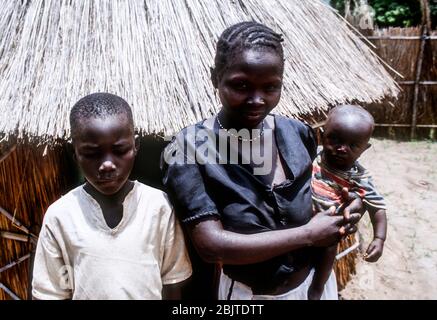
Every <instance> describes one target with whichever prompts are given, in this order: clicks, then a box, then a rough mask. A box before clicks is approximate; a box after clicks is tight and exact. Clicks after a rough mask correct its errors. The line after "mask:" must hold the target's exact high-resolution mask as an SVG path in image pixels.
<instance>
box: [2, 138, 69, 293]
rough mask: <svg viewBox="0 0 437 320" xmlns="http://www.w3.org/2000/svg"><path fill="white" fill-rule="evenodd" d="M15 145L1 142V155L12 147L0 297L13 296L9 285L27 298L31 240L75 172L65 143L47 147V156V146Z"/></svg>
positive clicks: (5, 172)
mask: <svg viewBox="0 0 437 320" xmlns="http://www.w3.org/2000/svg"><path fill="white" fill-rule="evenodd" d="M11 148H12V146H5V145H0V155H4V154H6V153H8V150H12V152H11V153H10V154H9V155H8V156H7V157H6V158H3V161H1V162H0V207H1V208H0V211H1V212H0V235H1V236H0V271H1V272H0V287H1V288H2V289H3V290H0V300H4V299H10V298H11V296H10V295H8V294H6V291H7V289H10V290H11V291H12V292H13V294H15V295H17V297H18V298H20V299H26V298H27V294H28V277H29V261H30V259H29V252H30V251H31V250H32V246H33V245H34V243H32V241H31V240H34V239H35V237H36V235H37V234H38V233H39V226H41V223H42V218H43V214H44V212H45V210H46V209H47V207H48V205H49V204H50V203H52V202H54V201H55V200H56V199H57V198H59V197H60V196H61V192H60V190H66V188H67V186H68V181H69V178H68V177H69V173H70V172H71V168H69V167H71V166H70V165H69V164H68V162H67V160H66V155H65V151H64V150H63V148H61V147H55V148H54V149H51V150H50V149H49V150H46V151H45V153H46V155H45V156H43V154H44V148H43V147H31V146H29V145H26V146H20V145H19V146H17V147H16V148H15V149H11ZM6 216H9V219H8V218H7V217H6ZM10 218H12V219H10ZM29 233H30V234H29ZM7 266H10V268H6V267H7ZM5 269H6V270H5ZM3 270H4V271H3ZM4 286H5V287H6V288H7V289H5V287H4Z"/></svg>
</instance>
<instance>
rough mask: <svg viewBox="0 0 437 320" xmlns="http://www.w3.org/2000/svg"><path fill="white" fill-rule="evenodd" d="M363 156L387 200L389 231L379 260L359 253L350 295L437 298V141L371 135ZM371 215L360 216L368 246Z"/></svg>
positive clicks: (347, 293) (344, 293) (347, 295)
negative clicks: (364, 256)
mask: <svg viewBox="0 0 437 320" xmlns="http://www.w3.org/2000/svg"><path fill="white" fill-rule="evenodd" d="M371 143H372V147H371V148H370V149H368V150H367V151H366V152H365V153H364V154H363V156H362V159H361V162H362V163H363V165H365V166H366V167H367V168H368V169H369V170H370V172H371V173H372V175H373V177H374V181H375V184H376V186H377V188H378V189H379V190H380V192H381V193H382V194H383V195H384V196H385V198H386V201H387V207H388V210H387V217H388V237H387V240H386V243H385V248H384V253H383V255H382V257H381V258H380V259H379V261H378V262H376V263H368V262H365V261H364V260H363V259H362V258H359V262H358V264H357V274H356V275H355V276H354V277H353V279H352V281H351V282H349V283H348V285H347V286H346V288H345V289H344V290H343V291H342V292H341V293H340V294H341V296H342V297H343V298H344V299H348V300H349V299H434V300H435V299H437V143H431V142H396V141H392V140H376V139H373V140H372V141H371ZM372 234H373V232H372V227H371V224H370V220H369V218H368V215H366V216H365V217H363V219H362V220H361V222H360V238H361V240H362V241H361V243H363V245H364V250H365V249H366V248H367V246H368V244H369V242H370V240H371V239H372Z"/></svg>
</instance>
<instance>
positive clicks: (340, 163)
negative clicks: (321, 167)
mask: <svg viewBox="0 0 437 320" xmlns="http://www.w3.org/2000/svg"><path fill="white" fill-rule="evenodd" d="M371 134H372V128H371V126H369V125H368V124H366V123H351V122H347V121H341V119H339V120H335V119H333V120H332V121H328V123H327V124H326V126H325V132H324V134H323V160H324V161H326V162H327V164H328V165H329V166H330V167H331V168H334V169H339V170H349V169H350V168H351V167H352V166H353V165H354V163H355V161H356V160H357V159H358V158H359V157H360V156H361V154H362V153H363V152H364V151H366V149H367V148H368V147H369V146H370V144H369V139H370V136H371Z"/></svg>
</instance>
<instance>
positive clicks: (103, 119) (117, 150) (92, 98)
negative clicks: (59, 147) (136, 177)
mask: <svg viewBox="0 0 437 320" xmlns="http://www.w3.org/2000/svg"><path fill="white" fill-rule="evenodd" d="M70 127H71V137H72V142H73V147H74V154H75V158H76V160H77V163H78V165H79V166H80V168H81V169H82V171H83V174H84V176H85V178H86V179H87V181H88V182H89V183H90V184H91V186H93V187H94V188H95V189H96V190H97V191H98V192H100V193H102V194H104V195H112V194H115V193H117V192H118V191H119V190H120V189H121V188H122V187H123V186H124V185H125V183H126V182H127V180H128V178H129V174H130V172H131V171H132V168H133V165H134V160H135V155H136V153H137V151H138V144H137V141H136V139H135V137H134V124H133V118H132V111H131V108H130V106H129V104H128V103H127V102H126V101H125V100H123V99H122V98H120V97H118V96H116V95H113V94H110V93H93V94H90V95H88V96H85V97H83V98H82V99H80V100H79V101H78V102H76V104H75V105H74V106H73V108H72V110H71V113H70Z"/></svg>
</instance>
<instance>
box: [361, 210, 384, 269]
mask: <svg viewBox="0 0 437 320" xmlns="http://www.w3.org/2000/svg"><path fill="white" fill-rule="evenodd" d="M369 215H370V220H371V221H372V226H373V241H372V242H371V243H370V245H369V247H368V248H367V251H366V254H365V259H366V261H368V262H376V261H378V259H379V258H380V257H381V255H382V251H383V249H384V242H385V238H386V236H387V217H386V214H385V210H384V209H377V210H374V211H373V210H370V211H369Z"/></svg>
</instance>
